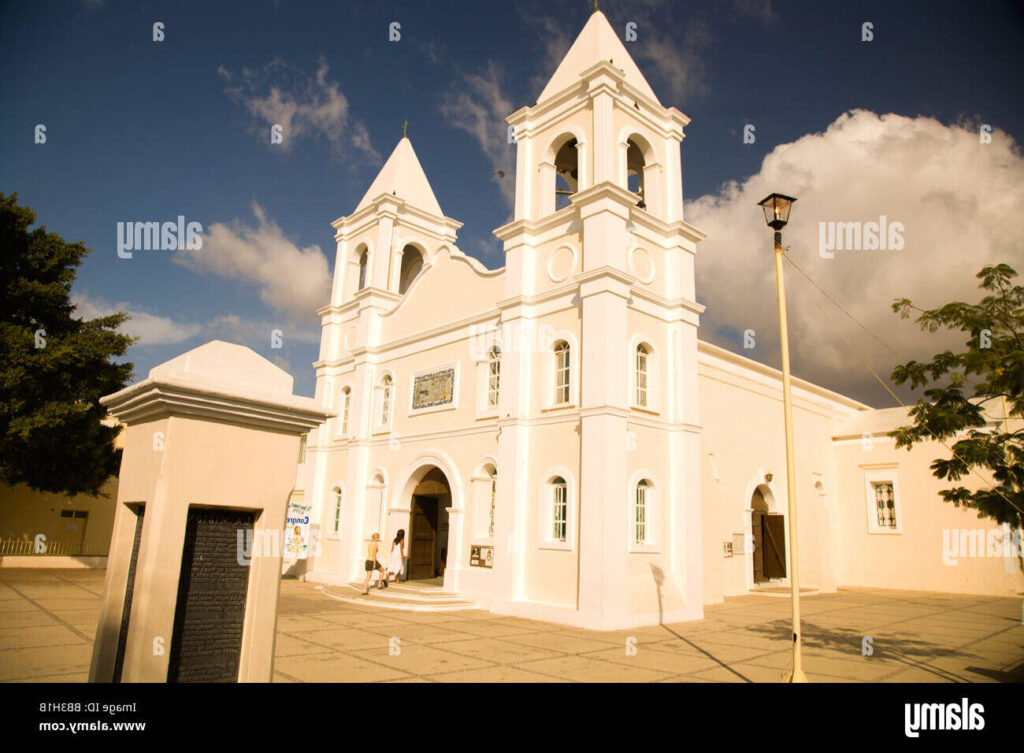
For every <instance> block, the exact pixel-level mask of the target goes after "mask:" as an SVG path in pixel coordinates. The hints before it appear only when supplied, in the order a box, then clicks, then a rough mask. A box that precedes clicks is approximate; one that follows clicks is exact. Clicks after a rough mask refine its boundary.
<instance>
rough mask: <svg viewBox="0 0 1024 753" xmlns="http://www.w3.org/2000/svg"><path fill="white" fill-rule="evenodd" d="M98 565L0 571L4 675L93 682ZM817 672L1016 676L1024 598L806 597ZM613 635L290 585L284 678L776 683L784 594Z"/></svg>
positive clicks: (824, 677)
mask: <svg viewBox="0 0 1024 753" xmlns="http://www.w3.org/2000/svg"><path fill="white" fill-rule="evenodd" d="M103 575H104V573H103V571H102V570H13V569H11V570H0V681H2V682H85V681H86V680H87V678H88V672H89V661H90V658H91V652H92V639H93V635H94V634H95V630H96V623H97V619H98V616H99V603H100V595H101V594H102V591H103ZM801 604H802V608H803V613H804V669H805V671H806V672H807V677H808V679H809V680H810V681H812V682H1022V681H1024V623H1022V617H1024V614H1022V604H1024V602H1022V600H1021V599H1020V598H996V597H989V596H961V595H955V594H945V593H931V592H917V591H887V590H878V589H841V590H840V591H839V592H838V593H835V594H819V595H813V596H808V597H805V598H804V599H803V600H802V601H801ZM705 615H706V616H705V619H703V620H700V621H697V622H684V623H677V624H672V625H661V626H656V627H646V628H635V629H631V630H620V631H615V632H595V631H590V630H580V629H577V628H568V627H562V626H559V625H553V624H549V623H543V622H536V621H533V620H524V619H518V618H511V617H501V616H498V615H493V614H490V613H488V612H484V611H481V610H469V611H458V612H410V611H399V610H394V609H384V608H381V607H376V606H373V605H372V604H371V603H370V602H369V601H367V603H366V604H349V603H344V602H340V601H337V600H334V599H332V598H330V596H328V595H327V594H325V593H324V592H323V591H322V590H319V589H318V587H317V586H316V585H314V584H312V583H304V582H299V581H295V580H286V581H284V582H283V583H282V585H281V601H280V613H279V616H278V624H277V649H276V660H275V664H274V680H275V681H276V682H419V681H434V682H558V681H568V682H662V681H665V682H777V681H779V680H780V679H781V678H782V675H783V673H784V671H785V670H786V668H787V667H788V666H789V663H790V651H789V642H788V637H789V600H788V599H787V598H779V597H775V596H765V595H754V594H751V595H749V596H741V597H735V598H729V599H726V601H725V603H723V604H717V605H713V606H709V607H706V608H705Z"/></svg>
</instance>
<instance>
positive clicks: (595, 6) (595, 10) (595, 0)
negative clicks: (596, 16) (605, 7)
mask: <svg viewBox="0 0 1024 753" xmlns="http://www.w3.org/2000/svg"><path fill="white" fill-rule="evenodd" d="M597 10H598V8H597V0H594V13H597Z"/></svg>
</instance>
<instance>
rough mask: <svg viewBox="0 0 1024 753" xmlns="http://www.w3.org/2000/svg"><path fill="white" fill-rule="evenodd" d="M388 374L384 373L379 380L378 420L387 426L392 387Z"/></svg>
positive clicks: (389, 417)
mask: <svg viewBox="0 0 1024 753" xmlns="http://www.w3.org/2000/svg"><path fill="white" fill-rule="evenodd" d="M393 386H394V385H393V383H392V379H391V375H390V374H385V375H384V378H383V379H381V380H380V422H381V425H382V426H387V425H388V423H389V422H390V420H391V388H392V387H393Z"/></svg>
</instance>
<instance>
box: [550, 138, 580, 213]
mask: <svg viewBox="0 0 1024 753" xmlns="http://www.w3.org/2000/svg"><path fill="white" fill-rule="evenodd" d="M577 143H578V142H577V141H576V139H575V138H571V139H569V140H568V141H566V142H565V143H564V144H562V146H561V148H560V149H559V150H558V152H557V153H556V154H555V210H556V211H557V210H559V209H563V208H565V207H567V206H569V203H570V202H569V197H570V196H572V195H573V194H574V193H576V191H577V190H578V188H579V178H580V175H579V155H578V154H577V150H576V145H577Z"/></svg>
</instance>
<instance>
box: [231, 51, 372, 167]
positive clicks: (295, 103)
mask: <svg viewBox="0 0 1024 753" xmlns="http://www.w3.org/2000/svg"><path fill="white" fill-rule="evenodd" d="M329 70H330V68H329V66H328V65H327V63H326V62H325V61H324V60H323V59H322V58H321V59H320V61H319V64H318V66H317V69H316V72H315V73H314V74H313V75H311V76H307V75H306V74H305V73H304V72H303V71H301V70H300V69H298V68H296V67H294V66H291V65H289V64H287V63H285V62H284V61H282V60H281V59H280V58H275V59H274V60H272V61H270V62H269V63H268V64H267V65H265V66H263V68H262V69H260V70H257V71H254V70H251V69H248V68H243V69H242V71H241V73H239V74H237V75H235V74H233V73H231V72H230V71H229V70H227V69H226V68H224V67H223V66H221V67H220V68H218V69H217V73H219V74H220V76H221V78H223V79H224V82H225V89H224V91H225V93H226V94H227V95H228V96H229V97H230V98H231V99H232V100H233V101H235V102H237V103H238V104H241V105H243V106H244V107H245V108H246V109H247V110H248V111H249V113H250V114H251V115H252V117H253V121H254V122H253V126H254V129H255V130H256V131H257V133H258V134H259V135H260V137H261V138H264V139H266V140H267V142H268V143H269V140H270V127H271V126H273V125H280V126H281V127H282V131H283V141H282V142H281V144H279V145H275V148H281V149H283V150H284V151H286V152H287V151H290V150H291V148H292V146H293V145H294V144H295V142H296V141H298V140H300V139H302V138H305V137H306V136H310V135H314V134H320V135H321V136H323V137H324V138H326V139H327V140H328V142H329V143H330V145H331V149H332V151H333V152H334V155H335V156H337V157H341V156H350V155H352V154H357V155H359V156H361V157H363V158H365V160H366V161H367V162H372V163H379V162H380V154H378V153H377V151H376V150H375V149H374V148H373V146H372V145H371V143H370V137H369V132H368V131H367V129H366V126H365V125H364V124H363V123H362V122H361V121H359V120H356V119H353V118H352V117H351V115H350V113H349V103H348V98H347V97H346V96H345V94H344V93H343V92H342V91H341V90H340V89H339V86H338V82H337V81H331V80H329V79H328V78H327V73H328V71H329Z"/></svg>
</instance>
